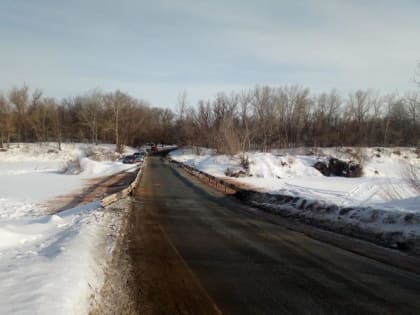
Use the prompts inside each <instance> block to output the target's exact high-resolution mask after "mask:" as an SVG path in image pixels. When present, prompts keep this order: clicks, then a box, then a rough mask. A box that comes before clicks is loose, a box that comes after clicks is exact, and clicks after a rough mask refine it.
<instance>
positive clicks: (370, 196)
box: [171, 148, 420, 254]
mask: <svg viewBox="0 0 420 315" xmlns="http://www.w3.org/2000/svg"><path fill="white" fill-rule="evenodd" d="M197 151H200V152H199V154H197V153H198V152H197ZM248 156H249V161H250V164H249V170H248V174H247V175H246V176H242V177H239V178H231V179H232V180H234V181H236V182H238V183H241V184H246V185H247V186H250V187H252V189H253V190H255V191H258V192H260V193H253V194H249V195H248V196H246V197H245V199H246V200H247V202H249V203H251V204H253V205H256V206H259V207H262V208H264V209H267V210H269V211H273V212H277V213H279V214H282V215H284V216H293V217H296V218H299V219H302V220H303V221H305V222H307V221H309V222H312V224H315V225H317V226H319V227H322V228H326V229H329V230H334V231H337V232H340V233H344V234H349V235H353V236H358V237H361V238H364V239H368V240H371V241H374V242H378V243H381V244H384V245H386V246H391V247H404V248H408V250H410V251H413V252H415V253H417V254H420V192H419V191H418V190H417V189H416V187H415V186H414V185H413V184H412V182H411V181H410V178H413V176H409V175H410V174H411V175H413V174H414V176H416V177H417V178H420V157H419V154H418V152H416V150H415V149H413V148H411V149H410V148H364V149H355V148H328V149H325V148H322V149H321V148H314V149H309V148H300V149H294V150H278V151H275V152H272V153H257V152H252V153H248ZM171 157H172V159H174V160H176V161H179V162H182V163H184V164H187V165H189V166H192V167H194V168H196V169H199V170H201V171H203V172H205V173H208V174H210V175H213V176H217V177H220V178H228V177H226V176H225V171H226V169H228V168H230V169H236V170H239V169H242V170H243V168H242V167H241V165H240V157H239V156H233V157H230V156H226V155H216V154H213V152H212V151H210V150H206V149H200V150H197V149H194V150H191V149H180V150H177V151H174V152H172V153H171ZM329 157H336V158H339V159H341V160H351V159H354V158H355V157H357V158H358V159H359V160H360V162H361V164H362V166H363V175H362V176H361V177H358V178H346V177H327V176H324V175H322V174H321V173H320V172H319V171H318V170H316V169H315V168H314V167H313V165H314V164H315V163H316V162H317V161H325V160H327V159H328V158H329ZM265 193H268V194H265Z"/></svg>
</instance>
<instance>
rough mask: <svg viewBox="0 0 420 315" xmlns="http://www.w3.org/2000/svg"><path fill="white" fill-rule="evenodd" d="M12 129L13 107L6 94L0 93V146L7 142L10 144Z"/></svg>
mask: <svg viewBox="0 0 420 315" xmlns="http://www.w3.org/2000/svg"><path fill="white" fill-rule="evenodd" d="M12 130H13V124H12V119H11V108H10V106H9V104H8V102H7V99H6V98H5V97H4V95H3V94H0V148H3V147H4V144H5V143H6V144H7V146H8V145H9V143H10V135H11V133H12Z"/></svg>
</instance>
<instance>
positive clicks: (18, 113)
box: [9, 85, 29, 142]
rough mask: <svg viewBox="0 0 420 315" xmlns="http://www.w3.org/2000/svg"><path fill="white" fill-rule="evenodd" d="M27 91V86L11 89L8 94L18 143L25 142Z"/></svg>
mask: <svg viewBox="0 0 420 315" xmlns="http://www.w3.org/2000/svg"><path fill="white" fill-rule="evenodd" d="M28 90H29V88H28V86H26V85H24V86H23V87H22V88H13V89H12V90H11V91H10V93H9V100H10V102H11V103H12V104H13V106H14V108H15V119H16V130H17V140H18V142H21V141H26V127H27V121H26V119H27V117H26V111H27V107H28Z"/></svg>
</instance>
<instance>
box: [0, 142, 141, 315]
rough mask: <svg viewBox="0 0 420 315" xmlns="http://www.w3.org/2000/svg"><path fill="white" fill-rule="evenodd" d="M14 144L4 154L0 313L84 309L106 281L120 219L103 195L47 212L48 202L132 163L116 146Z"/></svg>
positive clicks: (0, 156) (0, 170) (0, 168)
mask: <svg viewBox="0 0 420 315" xmlns="http://www.w3.org/2000/svg"><path fill="white" fill-rule="evenodd" d="M54 147H55V146H54V145H53V144H42V145H40V144H21V145H16V144H13V145H12V146H11V148H10V149H9V150H8V151H7V152H0V314H83V313H86V312H87V311H88V309H89V303H90V302H91V301H92V300H91V299H90V295H91V294H92V293H94V292H95V290H97V289H98V288H99V287H100V285H101V281H102V268H100V267H101V264H103V263H104V261H105V257H106V254H107V252H108V251H110V250H111V249H112V241H109V240H111V238H109V236H110V235H111V234H112V233H114V232H115V231H116V230H117V226H118V224H119V218H118V216H117V215H113V214H111V213H109V212H105V211H103V210H101V209H100V204H99V200H98V201H95V202H91V203H88V204H85V205H81V206H78V207H76V208H73V209H69V210H66V211H63V212H60V213H58V214H56V215H47V214H46V213H45V209H46V208H45V204H46V203H47V201H49V200H51V199H52V198H55V197H57V196H59V195H64V194H68V193H71V192H73V191H75V190H78V189H80V188H82V186H83V185H84V183H85V181H86V180H87V179H92V178H94V177H98V176H103V175H111V174H113V173H116V172H120V171H123V170H126V171H134V168H133V166H132V165H124V164H122V163H121V162H117V161H115V158H116V157H117V156H114V154H113V150H114V147H113V146H108V145H100V146H88V145H82V144H64V145H63V149H62V151H57V150H55V149H54Z"/></svg>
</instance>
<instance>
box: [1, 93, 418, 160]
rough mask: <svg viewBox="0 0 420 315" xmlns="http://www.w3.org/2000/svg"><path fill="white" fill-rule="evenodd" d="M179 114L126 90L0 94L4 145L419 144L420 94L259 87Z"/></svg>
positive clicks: (185, 107) (239, 148) (183, 104)
mask: <svg viewBox="0 0 420 315" xmlns="http://www.w3.org/2000/svg"><path fill="white" fill-rule="evenodd" d="M177 106H178V107H177V109H176V111H175V112H174V111H172V110H170V109H163V108H156V107H151V106H150V105H149V104H148V103H147V102H145V101H143V100H139V99H136V98H134V97H132V96H130V95H128V94H127V93H124V92H121V91H115V92H109V93H103V92H101V91H98V90H93V91H90V92H88V93H85V94H82V95H78V96H75V97H71V98H66V99H63V100H60V101H59V100H57V99H54V98H51V97H47V96H44V95H43V93H42V92H41V91H40V90H35V91H33V92H32V93H31V92H30V90H29V88H28V87H27V86H23V87H20V88H13V89H11V90H10V91H8V92H7V93H3V94H1V93H0V146H2V147H3V146H7V144H8V143H10V142H29V141H30V142H33V141H39V142H43V141H56V142H57V144H58V146H60V143H61V142H62V141H66V142H91V143H100V142H106V143H116V145H117V148H118V150H121V149H122V147H123V145H134V146H135V145H138V144H141V143H144V142H166V143H176V144H180V145H184V144H186V145H197V146H205V147H211V148H215V149H217V150H218V151H219V152H222V153H227V154H235V153H237V152H244V151H247V150H250V149H255V150H262V151H268V150H270V149H272V148H278V147H294V146H341V145H349V146H392V145H398V146H419V145H420V93H419V92H415V91H414V92H408V93H406V94H404V95H397V94H388V95H379V94H377V93H375V92H373V91H371V90H358V91H355V92H353V93H350V94H349V95H348V96H347V97H342V96H341V95H339V94H338V93H337V92H336V91H335V90H332V91H330V92H328V93H320V94H313V93H310V91H309V89H307V88H304V87H300V86H283V87H269V86H261V87H255V88H253V89H250V90H244V91H241V92H233V93H231V94H225V93H220V94H218V95H217V96H216V97H215V98H214V99H212V100H207V101H204V100H201V101H199V102H198V104H196V105H195V106H192V105H189V104H188V101H187V95H186V93H183V94H181V95H180V97H179V100H178V104H177Z"/></svg>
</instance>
